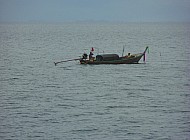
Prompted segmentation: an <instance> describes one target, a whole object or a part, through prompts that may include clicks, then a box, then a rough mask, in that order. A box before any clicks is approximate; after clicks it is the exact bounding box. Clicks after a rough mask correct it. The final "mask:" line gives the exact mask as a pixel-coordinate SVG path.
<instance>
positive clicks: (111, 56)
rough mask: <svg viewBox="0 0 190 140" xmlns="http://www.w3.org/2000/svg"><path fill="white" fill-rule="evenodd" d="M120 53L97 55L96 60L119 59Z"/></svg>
mask: <svg viewBox="0 0 190 140" xmlns="http://www.w3.org/2000/svg"><path fill="white" fill-rule="evenodd" d="M118 59H119V55H117V54H102V55H97V56H96V60H97V61H112V60H118Z"/></svg>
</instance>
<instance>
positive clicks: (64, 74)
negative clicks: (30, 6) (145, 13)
mask: <svg viewBox="0 0 190 140" xmlns="http://www.w3.org/2000/svg"><path fill="white" fill-rule="evenodd" d="M123 46H125V54H127V53H128V52H130V53H139V52H143V51H144V49H145V47H146V46H149V49H150V53H149V54H147V61H146V64H144V63H143V61H142V60H141V61H140V63H141V64H137V65H94V66H90V65H80V64H79V62H77V61H72V62H68V63H62V64H58V65H57V66H56V67H55V66H54V63H53V62H55V61H60V60H67V59H73V58H79V56H81V55H82V53H84V52H87V53H89V51H90V49H91V47H94V48H95V54H96V53H98V52H99V53H102V52H104V53H117V54H120V55H121V54H122V50H123ZM189 56H190V24H189V23H183V24H182V23H178V24H176V23H167V24H166V23H162V24H161V23H143V24H137V23H126V24H124V23H123V24H116V23H95V24H90V23H80V24H78V23H72V24H1V25H0V89H1V90H0V139H2V140H6V139H9V140H10V139H14V140H15V139H18V140H26V139H32V140H41V139H49V140H52V139H60V140H62V139H66V140H73V139H77V140H79V139H81V140H86V139H94V140H97V139H101V140H123V139H126V140H127V139H129V140H144V139H154V140H162V139H163V140H179V139H180V140H187V139H190V84H189V83H190V75H189V71H190V66H189V60H190V59H189Z"/></svg>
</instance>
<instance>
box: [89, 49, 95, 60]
mask: <svg viewBox="0 0 190 140" xmlns="http://www.w3.org/2000/svg"><path fill="white" fill-rule="evenodd" d="M93 55H94V54H93V53H92V51H90V54H89V60H92V59H93Z"/></svg>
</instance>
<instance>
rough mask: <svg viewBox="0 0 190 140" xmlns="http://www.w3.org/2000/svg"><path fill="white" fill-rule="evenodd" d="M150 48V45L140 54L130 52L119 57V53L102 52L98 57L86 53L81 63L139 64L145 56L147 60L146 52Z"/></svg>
mask: <svg viewBox="0 0 190 140" xmlns="http://www.w3.org/2000/svg"><path fill="white" fill-rule="evenodd" d="M147 50H148V46H147V47H146V49H145V50H144V52H143V53H138V54H130V53H129V54H128V55H126V56H121V57H119V55H118V54H101V55H96V57H90V58H89V59H87V56H86V54H85V55H84V54H83V57H82V58H81V59H79V61H80V64H137V63H139V60H140V59H141V58H142V57H143V56H144V57H143V60H144V61H145V53H146V51H147Z"/></svg>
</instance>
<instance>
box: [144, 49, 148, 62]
mask: <svg viewBox="0 0 190 140" xmlns="http://www.w3.org/2000/svg"><path fill="white" fill-rule="evenodd" d="M147 50H148V53H149V48H148V46H147V47H146V49H145V51H144V52H143V56H144V57H143V61H144V62H145V59H146V56H145V54H146V51H147Z"/></svg>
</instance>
